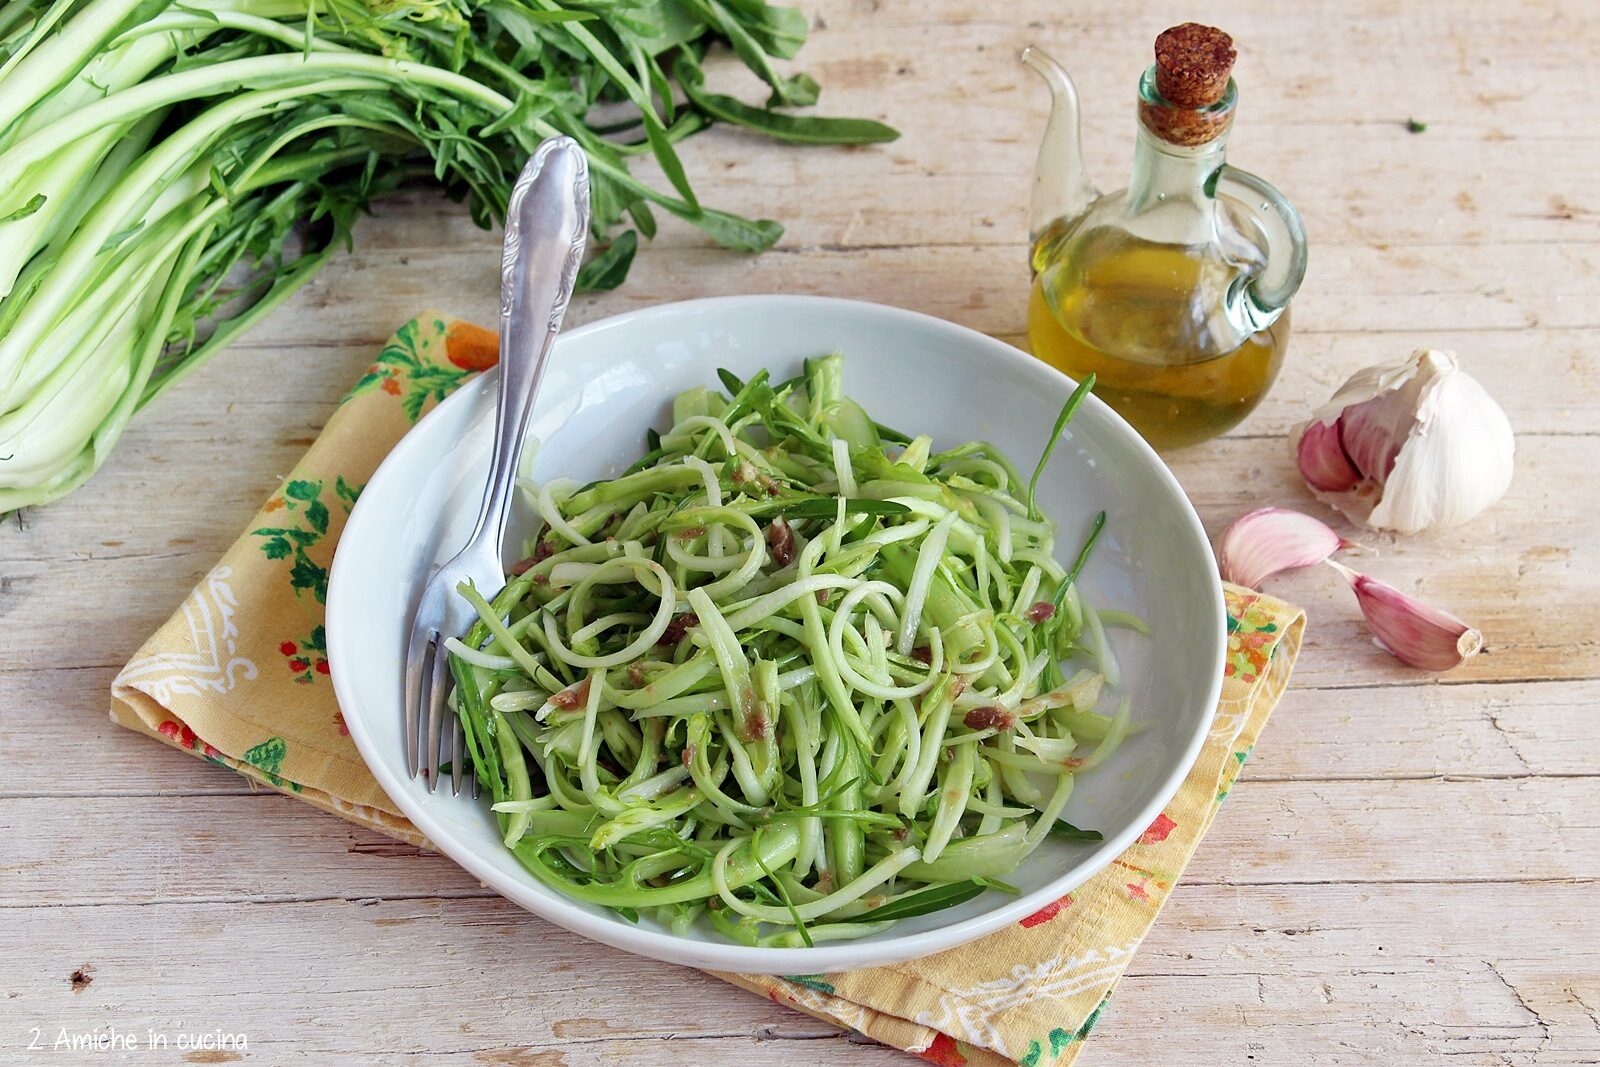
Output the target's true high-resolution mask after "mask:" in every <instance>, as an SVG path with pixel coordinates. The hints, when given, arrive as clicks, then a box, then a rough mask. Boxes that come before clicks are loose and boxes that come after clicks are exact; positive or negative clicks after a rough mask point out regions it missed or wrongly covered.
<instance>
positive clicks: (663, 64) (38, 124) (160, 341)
mask: <svg viewBox="0 0 1600 1067" xmlns="http://www.w3.org/2000/svg"><path fill="white" fill-rule="evenodd" d="M806 30H807V20H806V17H805V15H804V14H803V13H802V12H800V11H799V10H797V9H794V8H786V7H777V6H774V5H772V4H769V3H767V2H766V0H570V2H566V0H562V2H558V0H206V2H204V3H184V2H179V0H0V250H3V254H0V514H3V513H5V512H7V511H10V510H12V509H14V508H19V507H24V506H26V505H29V504H37V503H42V502H44V501H47V500H51V499H54V498H56V497H58V496H61V495H62V494H64V493H67V492H69V491H71V490H72V489H73V488H75V487H76V486H77V485H79V484H80V483H81V482H82V481H83V480H84V479H85V478H87V477H88V476H89V475H90V474H91V473H93V472H94V470H95V469H96V468H97V467H99V465H100V464H101V462H103V461H104V459H105V456H106V454H107V453H108V452H109V450H110V448H111V447H112V445H113V444H114V443H115V441H116V439H117V437H118V436H119V435H120V433H121V431H122V429H123V427H124V426H125V425H126V423H127V421H128V419H129V417H130V416H131V415H132V414H133V412H134V411H135V410H137V409H138V408H140V407H142V406H143V405H144V404H146V403H148V402H149V401H150V400H151V399H152V398H153V397H155V396H156V395H157V394H159V393H160V392H161V391H162V390H164V389H166V388H168V387H169V386H171V385H172V384H173V383H174V382H176V381H178V380H179V379H180V378H182V377H183V376H184V375H185V374H187V373H188V372H189V371H190V370H192V369H193V368H194V367H196V366H198V365H199V364H200V363H201V362H202V361H204V360H205V359H206V358H207V357H208V356H210V355H211V354H213V353H215V352H216V351H217V350H218V349H220V348H221V347H223V346H224V345H226V344H228V343H229V342H230V341H231V340H232V339H233V338H234V337H236V336H238V334H239V333H240V332H242V331H243V330H245V329H246V328H248V327H249V326H250V325H251V324H252V323H253V322H255V321H256V320H257V319H258V318H260V317H261V316H262V315H264V314H266V313H267V312H268V311H270V310H271V309H272V308H273V307H275V306H276V305H277V304H279V303H281V302H282V301H283V300H284V299H285V298H287V297H288V296H289V295H290V294H291V293H293V292H294V291H295V290H296V289H297V288H298V287H299V286H301V285H303V284H304V283H305V282H306V281H307V280H308V279H309V278H310V277H311V276H312V274H313V273H314V272H315V271H316V270H317V269H318V268H319V267H320V266H322V264H323V262H324V261H325V260H326V259H327V258H328V257H329V255H330V254H331V253H332V252H334V251H335V250H336V249H337V248H339V247H340V246H342V245H345V244H347V243H348V242H349V238H350V231H351V227H352V225H353V224H354V222H355V220H356V218H357V216H358V215H359V214H360V213H361V212H362V211H363V210H365V208H366V206H367V205H368V204H369V203H371V202H372V200H374V199H375V198H377V197H380V196H382V195H384V194H385V193H388V192H390V191H392V190H394V189H395V188H397V187H398V186H400V185H402V184H403V183H407V182H418V181H421V182H434V183H437V184H439V185H442V186H443V187H444V188H445V190H446V191H447V192H448V193H450V194H451V195H452V196H454V197H456V198H458V199H468V200H469V201H470V210H471V212H472V216H473V218H474V219H476V220H477V221H478V222H479V223H480V224H483V225H488V224H489V223H490V222H491V221H493V220H496V219H498V218H500V217H501V216H502V215H503V213H504V210H505V205H506V200H507V197H508V196H509V194H510V190H511V186H512V184H513V183H514V182H515V180H516V177H517V174H518V173H519V172H520V170H521V169H522V165H523V162H524V161H525V160H526V159H527V157H528V155H529V153H530V152H531V151H532V150H533V148H534V147H535V146H536V145H537V144H538V143H539V142H540V141H541V140H542V139H544V138H546V137H550V136H553V135H555V134H566V135H568V136H571V137H573V138H575V139H576V140H577V141H578V143H579V144H581V145H582V146H583V149H584V151H585V153H586V154H587V155H588V158H589V168H590V177H591V189H590V192H591V216H592V220H593V232H594V236H595V238H596V244H597V245H598V246H599V247H600V248H601V249H602V251H601V253H600V254H599V255H598V256H597V257H596V258H595V259H593V260H592V261H591V262H589V263H588V264H586V266H585V269H584V272H583V274H582V275H580V279H579V285H580V287H581V288H590V289H598V288H609V287H612V286H615V285H617V284H618V283H619V282H621V281H622V279H623V277H624V275H625V274H626V273H627V270H628V266H629V263H630V262H631V260H632V258H633V254H634V250H635V248H636V246H637V243H638V236H637V235H639V234H643V235H644V236H645V237H650V236H652V235H653V234H654V233H655V230H656V218H655V215H654V213H653V211H654V210H657V209H658V210H662V211H666V212H668V213H670V214H672V215H676V216H678V217H680V218H683V219H685V220H687V221H689V222H690V223H692V224H694V225H695V226H698V227H700V228H701V229H703V230H704V231H705V232H706V233H707V234H709V235H710V236H711V237H712V238H714V239H715V240H716V241H717V242H719V243H721V244H723V245H726V246H728V247H731V248H737V249H744V250H748V251H759V250H761V249H764V248H767V247H769V246H770V245H771V244H772V243H773V242H774V241H776V240H777V239H778V237H779V236H780V235H781V234H782V232H783V228H782V227H781V226H779V225H778V224H777V223H776V222H773V221H771V220H767V219H759V220H752V219H745V218H741V217H739V216H737V215H731V214H728V213H727V212H722V211H716V210H714V209H712V208H710V207H706V206H704V205H702V204H701V203H700V202H699V200H698V199H697V198H696V196H695V193H694V190H693V189H692V188H691V186H690V184H689V180H688V178H687V176H686V174H685V169H684V166H683V163H682V161H681V160H680V159H679V157H678V153H677V150H676V148H675V145H676V144H677V143H678V142H679V141H681V140H682V139H683V138H684V137H687V136H689V135H691V134H693V133H695V132H696V131H698V130H701V129H704V128H705V127H706V126H708V125H710V124H712V123H714V122H724V123H730V124H733V125H738V126H743V127H746V128H749V129H752V130H755V131H758V132H760V133H762V134H765V135H766V136H769V137H773V138H775V139H777V140H780V141H787V142H791V143H799V144H837V143H862V142H873V141H886V140H893V139H894V137H895V136H896V134H895V132H894V131H893V130H892V129H889V128H888V127H886V126H884V125H882V124H881V123H877V122H871V121H867V120H858V119H833V118H818V117H814V116H809V115H796V114H793V113H790V112H788V111H784V110H775V109H778V108H789V107H795V106H803V105H807V104H811V103H813V102H814V101H815V100H816V98H817V92H818V89H817V84H816V82H814V81H812V80H811V79H810V78H808V77H806V76H805V75H803V74H785V73H783V72H780V71H779V70H778V69H777V67H776V66H775V65H774V64H775V61H776V60H782V59H788V58H790V57H792V56H793V55H794V54H795V52H796V51H797V50H798V49H799V47H800V45H801V44H802V43H803V42H804V40H805V37H806ZM717 44H726V45H727V46H728V47H729V49H730V50H731V51H732V53H733V54H734V55H736V56H737V57H738V59H739V60H740V61H741V62H742V63H743V64H744V65H745V66H747V67H749V68H750V69H751V70H752V71H753V72H754V73H755V74H756V75H757V76H758V77H760V78H761V79H762V80H764V81H765V82H766V83H767V85H768V86H769V87H770V89H771V96H770V98H769V99H768V101H767V102H766V104H765V106H760V107H757V106H752V105H750V104H746V103H743V102H741V101H739V100H736V99H733V98H732V97H729V96H725V95H721V94H718V93H715V92H711V91H709V90H708V89H707V88H706V84H705V76H704V74H703V72H702V61H703V60H704V58H705V56H706V54H707V52H708V50H709V49H711V48H712V46H713V45H717ZM641 156H653V157H654V159H655V161H656V162H657V163H658V164H659V167H660V170H661V173H662V175H663V176H664V177H665V180H666V182H667V183H668V184H670V186H671V188H670V189H658V188H655V187H653V186H651V185H648V184H646V183H644V182H641V181H639V180H638V179H636V178H634V177H633V176H632V175H631V174H630V173H629V166H630V161H631V160H633V159H635V158H638V157H641ZM619 230H620V232H619Z"/></svg>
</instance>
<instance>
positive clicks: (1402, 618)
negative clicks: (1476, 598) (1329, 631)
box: [1325, 559, 1483, 671]
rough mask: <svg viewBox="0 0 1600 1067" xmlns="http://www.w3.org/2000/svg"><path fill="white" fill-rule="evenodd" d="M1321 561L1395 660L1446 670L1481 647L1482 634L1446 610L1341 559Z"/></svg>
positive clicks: (1463, 660) (1460, 662) (1429, 669)
mask: <svg viewBox="0 0 1600 1067" xmlns="http://www.w3.org/2000/svg"><path fill="white" fill-rule="evenodd" d="M1325 562H1326V563H1327V564H1328V566H1330V567H1332V568H1333V569H1334V570H1336V571H1338V572H1339V573H1340V574H1342V575H1344V577H1345V580H1346V581H1347V582H1349V583H1350V588H1351V589H1352V590H1354V591H1355V594H1356V603H1357V604H1359V605H1360V606H1361V614H1362V615H1363V616H1365V618H1366V620H1367V625H1368V626H1370V627H1372V633H1373V635H1374V636H1375V637H1376V638H1377V639H1378V644H1380V645H1382V646H1383V648H1384V649H1386V650H1387V651H1388V652H1389V653H1390V654H1391V655H1393V656H1394V657H1395V658H1396V659H1398V660H1399V661H1400V662H1402V663H1405V664H1407V665H1409V666H1412V667H1418V668H1420V669H1422V670H1425V671H1447V670H1450V669H1451V668H1452V667H1459V666H1461V664H1463V663H1465V662H1466V661H1467V660H1469V659H1471V658H1472V657H1473V656H1475V655H1477V653H1478V651H1479V649H1481V648H1483V634H1482V633H1480V632H1479V631H1478V630H1476V629H1474V628H1473V627H1471V626H1468V625H1467V624H1466V623H1465V622H1462V621H1461V620H1460V619H1458V618H1456V617H1455V616H1454V615H1452V614H1450V613H1449V612H1448V611H1441V610H1439V609H1438V608H1435V607H1430V606H1428V605H1427V604H1424V603H1423V602H1422V601H1420V600H1418V599H1416V598H1415V597H1411V596H1407V595H1406V594H1405V593H1402V592H1401V591H1400V590H1398V589H1396V588H1395V587H1394V586H1392V585H1390V584H1388V583H1387V582H1381V581H1379V580H1378V579H1376V578H1373V577H1370V576H1369V575H1365V574H1360V573H1358V572H1356V571H1353V570H1351V569H1350V568H1349V567H1346V566H1345V565H1344V564H1342V563H1338V562H1336V561H1334V560H1331V559H1330V560H1326V561H1325Z"/></svg>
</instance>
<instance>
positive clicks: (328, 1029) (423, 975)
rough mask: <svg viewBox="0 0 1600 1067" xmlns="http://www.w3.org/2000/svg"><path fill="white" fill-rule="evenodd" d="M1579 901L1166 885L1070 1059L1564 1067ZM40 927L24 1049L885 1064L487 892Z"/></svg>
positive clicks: (791, 1016) (1585, 1005)
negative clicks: (170, 1048) (222, 1041)
mask: <svg viewBox="0 0 1600 1067" xmlns="http://www.w3.org/2000/svg"><path fill="white" fill-rule="evenodd" d="M1585 892H1589V893H1591V894H1592V892H1593V889H1592V887H1588V888H1587V889H1586V888H1585V887H1575V886H1571V885H1565V884H1559V883H1525V884H1519V885H1509V886H1439V885H1424V886H1392V887H1382V888H1379V889H1374V888H1371V887H1356V886H1304V887H1294V888H1293V889H1265V888H1254V889H1240V888H1237V887H1229V886H1209V887H1204V886H1184V887H1182V888H1181V889H1180V890H1179V891H1178V892H1177V893H1176V894H1175V895H1174V897H1173V899H1172V901H1171V903H1170V904H1169V905H1168V911H1167V914H1166V915H1165V916H1164V917H1163V922H1162V923H1160V924H1158V925H1157V927H1156V928H1155V930H1154V931H1153V932H1152V934H1151V936H1150V938H1149V939H1148V941H1147V942H1146V944H1145V945H1144V946H1143V947H1142V948H1141V950H1140V952H1139V954H1138V955H1137V956H1136V957H1135V958H1134V961H1133V964H1132V966H1131V969H1130V973H1129V976H1128V977H1127V979H1126V980H1125V981H1124V983H1123V985H1122V986H1121V987H1120V989H1119V991H1118V993H1117V994H1116V996H1115V998H1114V999H1113V1002H1112V1006H1111V1007H1110V1009H1109V1010H1108V1011H1107V1012H1106V1013H1105V1014H1104V1016H1103V1017H1102V1020H1101V1022H1100V1024H1099V1026H1098V1027H1097V1028H1096V1031H1095V1036H1094V1039H1093V1040H1092V1041H1091V1042H1089V1044H1088V1047H1087V1050H1086V1052H1085V1055H1084V1059H1083V1061H1082V1062H1084V1063H1086V1064H1091V1065H1093V1064H1101V1065H1107V1064H1110V1065H1117V1064H1136V1063H1151V1062H1187V1061H1189V1060H1190V1059H1191V1058H1193V1059H1202V1058H1203V1059H1206V1060H1207V1061H1209V1062H1219V1063H1244V1062H1249V1057H1251V1056H1254V1062H1261V1063H1306V1064H1335V1063H1338V1064H1394V1063H1417V1062H1424V1061H1429V1062H1431V1061H1433V1060H1435V1059H1438V1058H1441V1057H1443V1056H1444V1055H1446V1054H1450V1055H1451V1056H1452V1062H1457V1060H1456V1058H1455V1057H1456V1056H1457V1055H1459V1057H1460V1059H1459V1062H1463V1063H1467V1064H1490V1063H1495V1064H1498V1063H1505V1062H1516V1063H1519V1064H1555V1063H1580V1062H1586V1061H1588V1060H1590V1059H1592V1057H1593V1056H1594V1055H1595V1054H1596V1053H1597V1051H1600V1044H1597V1042H1600V1033H1597V1031H1596V1029H1595V1026H1594V1020H1593V1011H1594V1008H1593V1005H1594V1004H1595V1003H1596V993H1597V983H1600V953H1597V949H1596V946H1597V944H1600V941H1597V939H1596V938H1595V936H1594V934H1595V933H1596V931H1595V928H1594V924H1595V918H1594V916H1595V914H1596V913H1595V911H1594V910H1593V909H1588V910H1585V909H1583V908H1581V907H1579V906H1577V905H1578V904H1579V902H1580V901H1581V900H1582V897H1581V894H1583V893H1585ZM1590 899H1592V897H1591V898H1590ZM51 929H52V936H51V938H50V940H49V941H48V942H47V943H46V944H44V945H41V946H40V951H38V952H35V953H6V954H4V955H3V956H0V987H3V988H5V989H7V990H9V991H12V993H13V994H14V996H13V997H12V999H11V1000H9V1001H8V1003H7V1015H8V1018H11V1019H14V1020H17V1021H18V1022H20V1023H21V1024H22V1025H23V1026H24V1027H27V1026H33V1025H38V1026H40V1027H41V1029H42V1030H44V1031H46V1032H53V1031H54V1030H56V1029H57V1028H59V1027H62V1026H66V1027H69V1028H86V1027H88V1026H91V1025H97V1024H98V1025H101V1026H105V1025H110V1024H115V1025H117V1026H118V1027H122V1028H130V1029H131V1028H135V1027H137V1028H140V1029H142V1028H144V1027H155V1028H158V1029H162V1028H176V1026H177V1025H178V1024H177V1020H178V1019H180V1018H181V1019H182V1020H184V1025H185V1027H186V1028H190V1029H194V1030H202V1029H203V1030H209V1029H212V1028H219V1029H222V1030H223V1031H225V1032H231V1033H244V1034H246V1035H247V1036H248V1039H249V1043H250V1051H251V1052H252V1053H253V1054H255V1055H256V1056H258V1057H259V1056H265V1057H266V1059H267V1060H268V1061H269V1062H276V1061H279V1060H283V1059H287V1058H289V1057H290V1056H291V1055H292V1054H295V1053H298V1054H301V1055H306V1054H312V1055H315V1056H317V1058H318V1062H328V1063H399V1062H415V1058H416V1057H418V1056H424V1057H426V1058H427V1061H428V1062H430V1063H432V1062H444V1063H458V1062H459V1063H473V1062H476V1063H550V1064H556V1063H562V1064H579V1063H596V1062H613V1063H614V1062H618V1061H619V1060H620V1061H621V1062H627V1063H641V1064H656V1063H682V1062H685V1060H686V1059H693V1060H695V1061H696V1062H719V1063H720V1062H735V1061H738V1062H749V1063H752V1064H767V1063H773V1064H777V1063H792V1062H795V1059H796V1058H799V1057H805V1058H807V1059H809V1060H810V1061H811V1062H817V1061H818V1060H819V1059H823V1058H826V1059H827V1060H828V1061H830V1062H840V1063H844V1062H849V1063H851V1064H869V1065H870V1064H878V1063H884V1064H887V1063H904V1062H907V1061H906V1060H905V1059H904V1058H902V1057H900V1056H899V1055H898V1054H894V1055H893V1056H891V1055H890V1054H888V1053H886V1052H885V1051H883V1050H880V1049H874V1048H864V1047H859V1046H853V1045H848V1044H846V1043H845V1040H844V1038H843V1037H842V1036H840V1035H838V1034H837V1032H835V1031H832V1030H831V1029H830V1028H829V1027H826V1026H824V1025H822V1024H819V1023H816V1022H813V1021H811V1020H809V1019H806V1018H804V1017H802V1016H799V1015H797V1014H795V1013H793V1012H792V1011H789V1010H788V1009H784V1008H780V1007H778V1006H776V1005H772V1004H770V1003H767V1002H764V1001H762V1000H761V999H759V998H757V997H753V996H749V995H747V994H745V993H742V992H739V991H736V990H733V989H729V988H727V987H726V986H723V985H722V984H721V983H718V982H716V981H715V980H714V979H711V978H708V977H706V976H704V975H699V974H696V973H694V972H692V971H685V970H680V969H677V968H673V967H670V966H668V965H665V964H659V963H654V962H652V961H648V960H642V959H636V958H634V957H631V956H628V955H626V954H623V953H620V952H616V951H614V950H611V949H608V948H605V947H603V946H598V945H593V944H590V943H588V942H584V941H582V940H580V939H578V938H576V937H574V936H573V935H571V934H567V933H565V932H564V931H561V930H559V929H556V928H554V927H551V926H548V925H547V924H544V923H541V922H539V921H537V920H534V919H530V918H529V917H528V916H526V915H525V914H524V913H522V912H520V911H519V910H517V909H516V908H515V907H514V906H512V905H510V904H508V903H507V902H505V901H503V900H499V899H498V898H486V899H478V900H437V899H427V900H414V901H383V902H371V903H365V904H356V903H350V902H344V901H318V902H308V903H278V904H253V905H248V906H239V905H229V904H196V905H157V906H151V907H140V906H136V905H128V904H111V905H107V906H104V907H92V908H66V909H60V910H58V911H55V912H53V913H52V925H51ZM290 931H292V934H291V933H289V932H290ZM286 939H290V940H286ZM291 945H292V949H291V948H290V946H291ZM280 946H282V947H280ZM153 960H164V961H167V962H166V963H164V964H161V965H157V966H151V961H153ZM240 961H249V962H248V966H247V967H241V966H240ZM85 964H88V965H89V966H90V967H92V968H93V971H92V977H93V979H94V980H93V982H92V984H91V985H89V986H88V987H87V988H85V989H84V990H83V991H82V992H78V993H75V992H73V991H72V988H71V984H70V982H69V981H68V980H67V977H68V975H69V974H70V973H71V972H72V971H73V970H75V969H77V968H80V967H82V966H83V965H85ZM641 994H643V995H641ZM624 997H627V998H628V1000H627V1003H628V1004H629V1007H628V1008H627V1010H620V1008H621V1005H622V1003H623V998H624ZM801 1041H804V1042H805V1044H798V1043H797V1042H801ZM512 1049H524V1050H529V1051H528V1052H527V1053H524V1056H529V1057H531V1056H532V1055H536V1054H539V1053H544V1054H546V1055H547V1056H548V1058H547V1059H545V1060H539V1059H535V1058H524V1059H521V1060H518V1059H516V1058H515V1057H514V1056H513V1055H511V1053H510V1050H512ZM551 1053H555V1055H550V1054H551ZM497 1057H498V1058H497ZM158 1062H162V1061H158Z"/></svg>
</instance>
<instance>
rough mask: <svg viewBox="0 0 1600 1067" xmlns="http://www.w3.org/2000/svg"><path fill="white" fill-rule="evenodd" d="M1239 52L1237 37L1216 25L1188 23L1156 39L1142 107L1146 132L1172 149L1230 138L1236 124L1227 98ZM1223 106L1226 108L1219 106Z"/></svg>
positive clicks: (1173, 28) (1141, 114)
mask: <svg viewBox="0 0 1600 1067" xmlns="http://www.w3.org/2000/svg"><path fill="white" fill-rule="evenodd" d="M1237 56H1238V53H1236V52H1235V51H1234V50H1233V38H1231V37H1229V36H1228V35H1227V34H1225V33H1223V32H1222V31H1221V30H1219V29H1216V28H1214V27H1211V26H1202V25H1200V24H1199V23H1198V22H1185V23H1184V24H1183V25H1181V26H1174V27H1172V28H1171V29H1170V30H1167V31H1166V32H1165V33H1163V34H1162V35H1161V36H1160V37H1157V38H1156V65H1155V66H1154V67H1151V68H1150V73H1149V74H1147V75H1146V81H1145V86H1146V87H1149V86H1150V85H1151V82H1152V81H1153V82H1154V86H1153V87H1154V89H1155V97H1154V98H1152V97H1151V95H1150V94H1149V91H1148V88H1146V90H1145V92H1144V94H1143V96H1144V98H1143V99H1142V100H1141V101H1140V104H1139V118H1140V120H1141V121H1142V122H1143V123H1144V125H1145V128H1147V129H1148V130H1150V132H1151V133H1154V134H1155V135H1156V136H1157V137H1160V138H1161V139H1162V140H1164V141H1166V142H1168V143H1169V144H1175V145H1184V146H1191V147H1192V146H1195V145H1202V144H1205V143H1207V142H1208V141H1212V140H1215V139H1216V138H1217V137H1219V136H1221V135H1222V134H1224V133H1226V132H1227V130H1228V127H1229V126H1230V125H1232V123H1233V107H1232V106H1231V104H1232V101H1231V100H1229V99H1226V98H1227V93H1228V84H1229V77H1230V75H1231V74H1232V73H1233V61H1234V59H1235V58H1237ZM1218 104H1224V105H1226V106H1222V107H1218V106H1217V105H1218Z"/></svg>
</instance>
